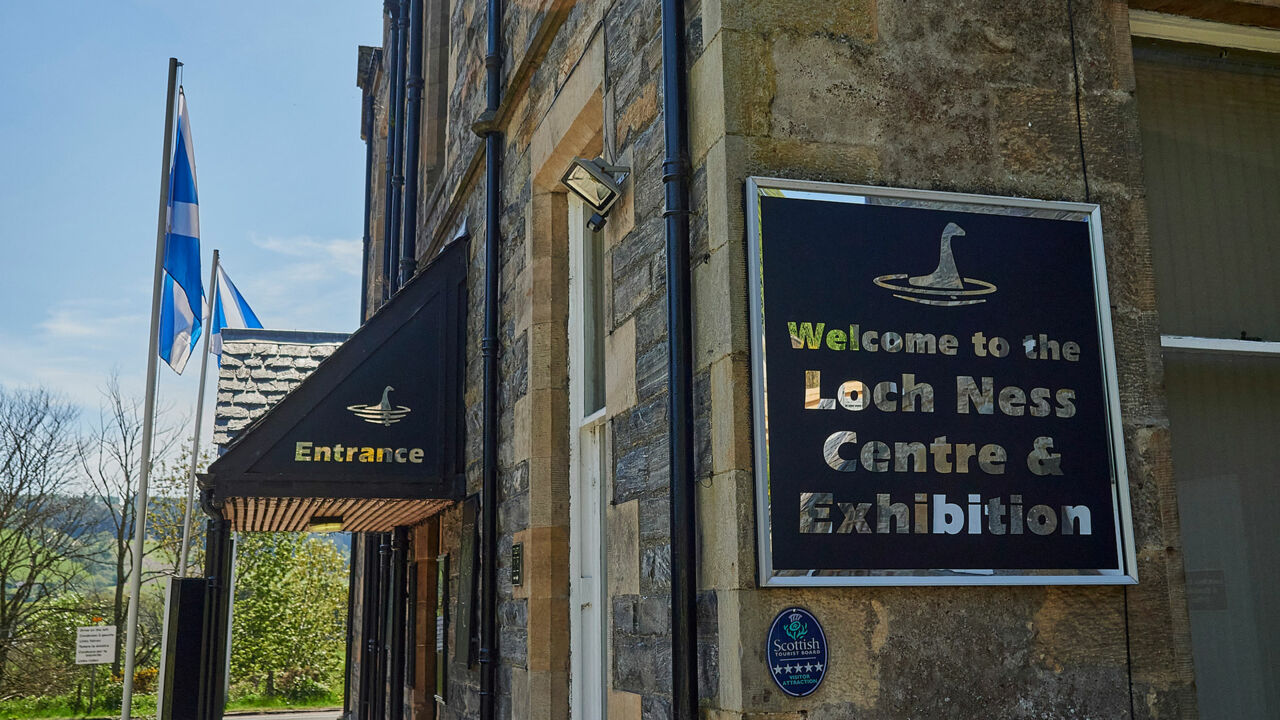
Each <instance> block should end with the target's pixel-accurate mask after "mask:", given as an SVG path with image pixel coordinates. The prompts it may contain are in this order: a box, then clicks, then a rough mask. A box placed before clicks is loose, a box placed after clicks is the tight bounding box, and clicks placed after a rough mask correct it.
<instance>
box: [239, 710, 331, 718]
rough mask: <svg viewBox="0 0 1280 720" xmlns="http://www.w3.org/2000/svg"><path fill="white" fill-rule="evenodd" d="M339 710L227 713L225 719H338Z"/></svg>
mask: <svg viewBox="0 0 1280 720" xmlns="http://www.w3.org/2000/svg"><path fill="white" fill-rule="evenodd" d="M340 715H342V711H341V710H318V711H317V710H311V711H307V712H273V713H267V714H265V715H227V716H226V717H227V720H338V717H339V716H340Z"/></svg>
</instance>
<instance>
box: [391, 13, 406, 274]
mask: <svg viewBox="0 0 1280 720" xmlns="http://www.w3.org/2000/svg"><path fill="white" fill-rule="evenodd" d="M396 18H397V19H396V77H395V80H394V81H393V82H394V83H395V85H394V86H393V87H392V90H393V91H394V92H395V97H396V101H395V113H394V116H395V124H396V156H395V159H394V162H393V165H394V167H393V173H394V174H393V176H392V178H391V187H390V192H391V207H392V212H393V213H394V214H395V217H394V219H393V221H392V223H391V261H392V265H390V266H389V267H388V268H387V275H388V276H389V277H388V281H389V282H390V284H391V294H393V295H394V294H395V292H396V291H397V290H399V289H400V273H399V272H397V271H396V264H397V263H399V261H400V233H401V230H402V228H401V222H402V221H403V219H404V205H403V204H402V203H403V202H404V140H405V137H404V61H405V55H406V53H405V45H406V43H407V42H408V40H409V0H400V9H399V10H398V11H397V12H396Z"/></svg>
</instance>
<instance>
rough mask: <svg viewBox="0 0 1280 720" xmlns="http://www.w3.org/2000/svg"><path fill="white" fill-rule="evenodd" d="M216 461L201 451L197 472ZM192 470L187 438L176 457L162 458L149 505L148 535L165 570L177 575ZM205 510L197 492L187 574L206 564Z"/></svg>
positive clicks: (193, 509) (192, 514)
mask: <svg viewBox="0 0 1280 720" xmlns="http://www.w3.org/2000/svg"><path fill="white" fill-rule="evenodd" d="M211 462H213V455H212V453H210V452H209V451H208V450H207V449H206V450H204V451H202V452H201V453H200V462H199V463H198V464H197V465H196V472H203V471H204V469H205V468H207V467H208V466H209V463H211ZM190 473H191V439H190V438H188V439H187V441H186V443H185V444H184V447H183V448H182V451H181V452H180V453H178V456H177V457H176V458H173V459H170V460H163V461H161V462H160V463H159V464H158V465H157V466H156V469H155V473H154V475H152V478H151V480H152V484H151V488H150V490H151V498H150V501H149V502H148V504H147V538H148V540H149V541H150V542H151V543H152V544H153V546H154V548H155V551H156V553H157V555H160V556H162V558H163V559H162V560H159V562H163V563H164V564H165V572H166V573H168V574H170V575H174V576H176V575H177V574H178V567H179V565H180V560H181V558H179V557H178V556H179V554H180V553H181V548H182V521H183V518H184V516H185V514H186V510H187V492H188V488H189V482H190ZM204 519H205V514H204V511H203V510H202V509H201V508H200V497H199V495H198V494H197V495H196V496H195V497H194V498H193V500H192V503H191V535H190V549H189V550H188V552H187V575H188V576H189V577H191V576H199V575H200V568H201V567H203V565H204V532H203V528H204Z"/></svg>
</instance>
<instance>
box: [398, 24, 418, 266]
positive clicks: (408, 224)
mask: <svg viewBox="0 0 1280 720" xmlns="http://www.w3.org/2000/svg"><path fill="white" fill-rule="evenodd" d="M404 89H405V92H406V93H407V94H408V96H409V101H408V107H407V108H406V110H405V112H406V114H407V115H408V118H407V124H406V125H405V129H404V132H405V158H404V164H405V170H406V171H407V174H408V176H407V177H406V178H405V187H404V243H403V247H402V248H401V250H400V283H399V284H400V285H404V284H405V283H407V282H409V281H410V280H412V279H413V273H414V271H415V270H417V269H418V156H419V154H420V150H419V148H420V143H419V138H418V134H419V132H420V131H421V128H422V0H412V2H410V3H409V80H408V81H407V82H406V83H405V85H404Z"/></svg>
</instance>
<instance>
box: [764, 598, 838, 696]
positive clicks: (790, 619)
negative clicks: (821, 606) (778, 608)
mask: <svg viewBox="0 0 1280 720" xmlns="http://www.w3.org/2000/svg"><path fill="white" fill-rule="evenodd" d="M764 657H765V661H766V662H768V663H769V676H770V677H772V678H773V681H774V682H775V683H777V684H778V687H780V688H782V692H784V693H786V694H788V695H791V696H793V697H804V696H805V695H809V694H811V693H812V692H813V691H814V690H817V689H818V686H819V685H821V684H822V678H824V677H826V675H827V636H826V634H825V633H823V632H822V625H821V624H819V623H818V619H817V618H815V617H814V616H813V614H812V613H810V612H809V611H808V610H805V609H804V608H799V607H793V608H787V609H786V610H783V611H782V612H780V613H778V616H777V617H775V618H774V619H773V625H771V626H770V627H769V639H768V642H767V644H766V647H765V651H764Z"/></svg>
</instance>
